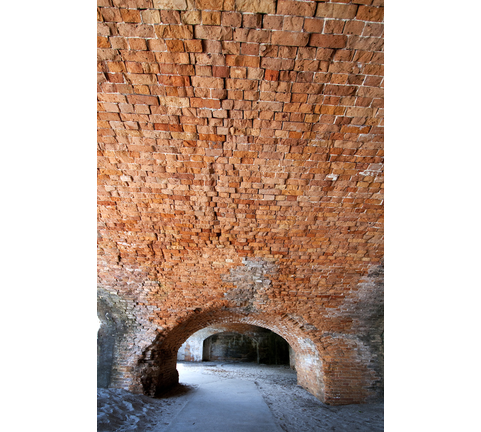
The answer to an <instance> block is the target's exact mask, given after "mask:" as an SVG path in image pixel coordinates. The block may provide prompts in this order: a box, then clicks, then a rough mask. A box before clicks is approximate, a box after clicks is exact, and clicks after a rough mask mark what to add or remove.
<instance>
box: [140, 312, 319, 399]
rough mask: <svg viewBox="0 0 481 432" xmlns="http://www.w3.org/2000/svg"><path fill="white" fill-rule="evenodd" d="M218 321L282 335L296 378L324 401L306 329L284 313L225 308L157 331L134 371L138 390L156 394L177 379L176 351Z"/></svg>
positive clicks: (197, 314)
mask: <svg viewBox="0 0 481 432" xmlns="http://www.w3.org/2000/svg"><path fill="white" fill-rule="evenodd" d="M220 324H249V325H254V326H258V327H262V328H266V329H269V330H271V331H272V332H274V333H276V334H277V335H279V336H281V337H282V338H284V339H285V340H286V341H287V343H288V344H289V345H290V346H291V348H292V349H293V350H294V352H295V358H296V370H297V382H298V384H299V385H301V386H302V387H304V388H305V389H306V390H307V391H309V392H310V393H312V394H313V395H314V396H316V397H317V398H318V399H320V400H321V401H324V378H323V370H322V369H323V368H322V359H321V356H320V354H319V351H318V350H317V348H316V346H315V344H314V343H313V342H312V341H311V340H310V339H309V338H308V335H307V332H306V331H305V330H303V329H302V328H301V327H300V326H299V324H298V323H297V322H295V321H294V320H292V319H290V318H289V317H288V316H287V315H279V314H269V313H265V312H249V313H244V312H241V311H236V310H232V309H227V308H221V309H217V310H209V311H205V312H194V313H192V314H191V315H190V316H189V317H188V318H187V319H185V320H184V321H183V322H181V323H179V324H178V325H177V326H176V327H174V328H173V329H172V330H170V331H169V332H167V333H163V334H161V335H159V336H158V337H157V338H156V340H155V341H154V342H153V343H152V344H151V345H150V346H149V347H148V348H147V349H146V350H145V351H144V353H143V358H142V359H141V360H140V361H139V363H138V366H137V368H138V370H137V371H136V372H137V373H136V374H135V375H137V377H139V381H140V382H139V388H138V390H139V391H140V392H141V393H143V394H145V395H148V396H151V397H154V396H159V395H161V394H162V393H164V392H165V391H166V390H168V389H169V388H170V387H172V386H173V385H175V384H177V383H178V382H179V374H178V372H177V368H176V365H177V351H178V349H179V348H180V347H181V345H182V344H183V343H184V342H185V341H186V340H187V339H188V338H189V337H190V336H191V335H192V334H194V333H195V332H197V331H199V330H201V329H203V328H206V327H209V326H215V325H220Z"/></svg>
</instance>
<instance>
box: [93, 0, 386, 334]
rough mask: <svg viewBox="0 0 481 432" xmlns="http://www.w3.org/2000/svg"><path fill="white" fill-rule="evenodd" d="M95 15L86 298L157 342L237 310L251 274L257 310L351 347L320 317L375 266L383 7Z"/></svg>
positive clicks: (189, 0)
mask: <svg viewBox="0 0 481 432" xmlns="http://www.w3.org/2000/svg"><path fill="white" fill-rule="evenodd" d="M98 5H99V7H98V21H99V24H98V46H99V49H98V184H99V186H98V222H99V223H98V233H99V234H98V255H99V259H98V262H99V285H100V286H101V287H102V288H103V289H106V290H109V291H110V292H115V293H117V294H118V295H119V296H120V297H121V298H122V301H124V302H126V304H128V305H129V308H130V309H129V316H131V317H133V319H136V320H138V321H141V318H140V317H144V318H142V319H144V322H145V323H146V322H149V325H152V326H154V327H156V328H157V329H160V330H162V329H165V328H172V327H173V326H174V324H175V323H178V322H180V321H182V319H184V317H186V316H188V315H189V314H190V313H192V311H193V310H199V309H201V310H205V309H208V308H218V307H236V306H239V304H241V305H242V304H244V306H245V303H242V301H240V300H239V299H237V300H236V299H234V300H233V297H232V296H230V297H229V296H228V295H227V296H226V293H227V291H229V290H232V288H233V287H235V286H236V283H237V282H236V281H237V279H236V276H235V275H236V274H237V273H236V271H238V269H240V268H247V267H248V265H247V267H246V263H251V264H249V265H251V267H252V266H254V267H255V263H261V264H262V265H264V266H265V267H264V270H263V271H264V273H262V272H261V273H262V274H261V276H262V277H264V279H262V278H261V279H259V280H267V279H268V280H269V282H268V283H267V282H266V283H265V285H264V288H263V289H264V291H263V294H262V296H260V297H259V296H258V297H256V301H255V302H254V303H255V307H256V308H257V310H264V311H265V312H266V313H281V312H282V313H289V314H291V315H292V316H296V317H298V319H299V321H302V322H304V323H309V324H310V325H312V326H314V327H315V328H317V329H319V331H320V330H321V329H331V330H334V331H341V330H342V331H346V332H348V331H351V330H352V328H353V327H352V326H353V324H352V323H353V319H352V317H348V318H345V317H344V319H342V320H337V321H336V320H334V321H332V320H331V321H330V324H326V323H327V321H326V317H327V316H330V317H331V318H332V317H333V316H334V315H333V314H332V313H331V312H332V311H333V310H338V311H341V310H342V307H343V305H346V304H347V303H346V301H347V302H349V299H353V298H354V297H353V295H354V294H353V293H354V292H355V291H356V290H358V284H359V283H360V282H361V281H362V278H363V277H365V276H366V275H367V274H368V272H369V270H370V269H372V268H375V266H378V265H379V264H380V263H381V262H382V257H383V195H382V192H383V108H382V107H383V52H382V50H383V23H382V20H383V3H382V1H378V0H356V1H348V0H346V1H338V2H324V1H288V0H277V1H276V0H195V1H194V0H153V1H152V0H99V1H98ZM252 263H254V264H252ZM261 264H259V265H261ZM269 266H271V267H269ZM251 267H249V268H251ZM254 267H252V268H254ZM236 269H237V270H236ZM269 269H270V270H269ZM259 274H260V273H259ZM266 275H268V276H266ZM253 283H254V282H253ZM234 297H235V296H234ZM236 301H237V303H236ZM239 302H240V303H239ZM336 308H337V309H336ZM329 314H330V315H329ZM332 319H334V318H332ZM350 329H351V330H350Z"/></svg>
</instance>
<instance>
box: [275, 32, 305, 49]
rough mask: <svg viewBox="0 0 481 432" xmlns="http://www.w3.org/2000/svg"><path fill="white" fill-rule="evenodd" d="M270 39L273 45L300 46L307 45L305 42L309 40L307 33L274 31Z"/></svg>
mask: <svg viewBox="0 0 481 432" xmlns="http://www.w3.org/2000/svg"><path fill="white" fill-rule="evenodd" d="M271 41H272V44H273V45H287V46H301V47H302V46H306V45H307V42H308V41H309V35H308V34H306V33H294V32H285V31H276V32H273V33H272V38H271Z"/></svg>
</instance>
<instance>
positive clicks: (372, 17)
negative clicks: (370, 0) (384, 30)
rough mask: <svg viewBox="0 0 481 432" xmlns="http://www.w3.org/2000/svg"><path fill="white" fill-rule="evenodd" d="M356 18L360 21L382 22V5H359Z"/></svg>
mask: <svg viewBox="0 0 481 432" xmlns="http://www.w3.org/2000/svg"><path fill="white" fill-rule="evenodd" d="M356 19H358V20H360V21H376V22H382V21H383V19H384V8H383V7H370V6H359V10H358V12H357V15H356Z"/></svg>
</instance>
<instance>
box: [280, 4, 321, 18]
mask: <svg viewBox="0 0 481 432" xmlns="http://www.w3.org/2000/svg"><path fill="white" fill-rule="evenodd" d="M316 5H317V3H316V2H314V1H308V2H304V1H302V2H300V1H292V0H278V2H277V14H278V15H297V16H303V17H311V16H314V13H315V11H316Z"/></svg>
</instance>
